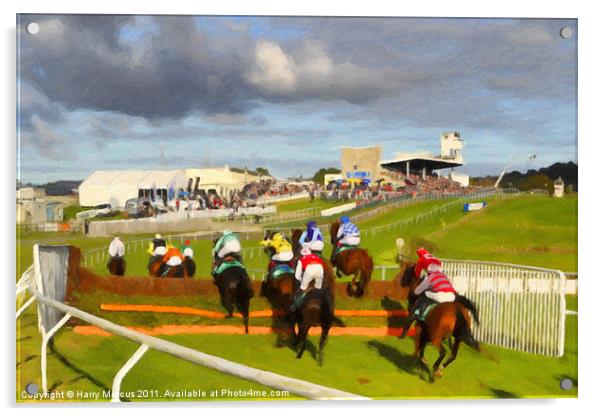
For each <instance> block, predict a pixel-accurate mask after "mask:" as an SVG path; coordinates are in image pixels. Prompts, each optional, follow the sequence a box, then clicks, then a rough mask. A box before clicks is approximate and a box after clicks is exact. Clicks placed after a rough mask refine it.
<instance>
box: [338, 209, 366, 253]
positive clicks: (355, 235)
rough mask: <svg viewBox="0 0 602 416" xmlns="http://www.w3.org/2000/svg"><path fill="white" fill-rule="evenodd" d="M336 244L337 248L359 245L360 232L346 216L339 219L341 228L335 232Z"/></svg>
mask: <svg viewBox="0 0 602 416" xmlns="http://www.w3.org/2000/svg"><path fill="white" fill-rule="evenodd" d="M337 244H338V245H339V246H359V245H360V230H359V228H358V227H357V225H355V224H354V223H352V222H351V220H350V219H349V217H348V216H346V215H345V216H342V217H341V226H340V227H339V230H338V232H337Z"/></svg>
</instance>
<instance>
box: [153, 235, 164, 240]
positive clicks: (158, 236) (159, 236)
mask: <svg viewBox="0 0 602 416" xmlns="http://www.w3.org/2000/svg"><path fill="white" fill-rule="evenodd" d="M155 238H157V239H159V238H163V237H161V234H155Z"/></svg>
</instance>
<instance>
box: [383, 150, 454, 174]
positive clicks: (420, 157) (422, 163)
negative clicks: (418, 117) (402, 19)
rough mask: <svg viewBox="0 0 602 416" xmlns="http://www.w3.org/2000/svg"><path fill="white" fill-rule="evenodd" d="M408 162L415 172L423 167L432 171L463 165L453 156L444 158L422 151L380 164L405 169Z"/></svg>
mask: <svg viewBox="0 0 602 416" xmlns="http://www.w3.org/2000/svg"><path fill="white" fill-rule="evenodd" d="M406 162H410V171H413V172H415V171H419V170H421V169H422V168H423V167H425V168H426V170H427V171H430V172H432V171H434V170H439V169H449V168H456V167H459V166H462V165H463V164H462V163H460V162H457V161H455V160H454V159H452V158H442V157H440V156H433V155H428V154H424V153H420V154H416V155H403V156H402V155H400V156H399V157H397V158H395V159H392V160H382V161H381V162H380V166H381V167H383V168H385V169H390V170H398V171H405V169H406Z"/></svg>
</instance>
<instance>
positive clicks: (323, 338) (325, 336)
mask: <svg viewBox="0 0 602 416" xmlns="http://www.w3.org/2000/svg"><path fill="white" fill-rule="evenodd" d="M329 331H330V325H323V326H322V335H321V336H320V358H319V360H318V362H319V364H320V365H322V364H323V363H324V347H325V346H326V343H327V342H328V332H329Z"/></svg>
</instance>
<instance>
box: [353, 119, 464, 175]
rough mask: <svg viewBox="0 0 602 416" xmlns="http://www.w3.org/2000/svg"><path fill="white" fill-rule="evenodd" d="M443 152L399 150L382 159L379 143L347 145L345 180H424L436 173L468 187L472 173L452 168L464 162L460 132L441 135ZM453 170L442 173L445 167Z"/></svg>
mask: <svg viewBox="0 0 602 416" xmlns="http://www.w3.org/2000/svg"><path fill="white" fill-rule="evenodd" d="M439 140H440V146H441V152H440V154H439V155H435V154H433V153H430V152H418V153H397V154H396V155H395V157H394V158H393V159H387V160H381V158H380V154H381V151H382V148H381V147H380V146H373V147H366V148H350V147H345V148H343V149H342V152H341V170H342V175H343V179H347V180H349V179H353V178H355V179H356V180H357V179H359V180H363V181H364V182H372V181H376V180H379V179H383V180H387V181H390V180H393V181H395V179H400V180H401V179H402V178H410V177H412V176H414V177H419V178H421V179H422V180H425V179H426V177H427V176H432V175H434V174H435V172H436V173H437V174H438V175H439V176H446V177H448V179H451V180H452V181H455V182H459V183H460V184H461V185H463V186H468V182H469V179H470V178H469V176H468V175H465V174H461V173H458V172H455V171H453V169H454V168H459V167H461V166H463V165H464V159H463V157H462V148H463V147H464V141H463V140H462V139H461V138H460V133H458V132H456V131H454V132H445V133H442V134H441V135H440V136H439ZM446 169H452V171H451V172H450V173H449V174H447V175H443V174H442V173H441V171H442V170H446Z"/></svg>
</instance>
